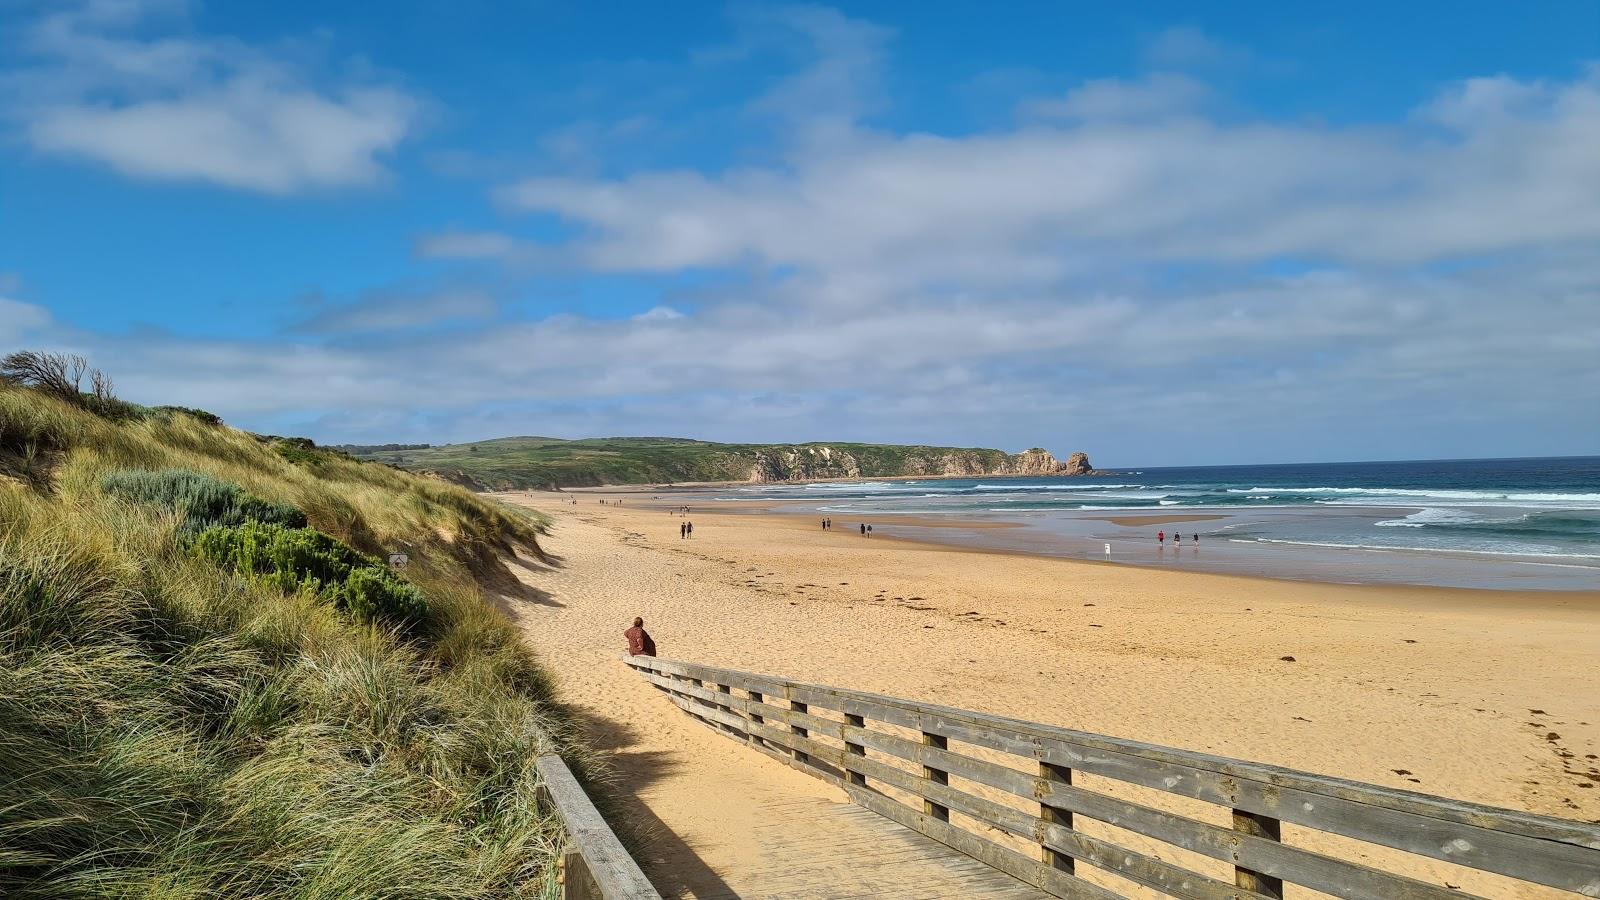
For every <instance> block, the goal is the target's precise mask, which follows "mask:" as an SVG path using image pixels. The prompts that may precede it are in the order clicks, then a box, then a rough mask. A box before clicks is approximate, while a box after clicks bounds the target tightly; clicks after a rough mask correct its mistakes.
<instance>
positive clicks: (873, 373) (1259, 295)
mask: <svg viewBox="0 0 1600 900" xmlns="http://www.w3.org/2000/svg"><path fill="white" fill-rule="evenodd" d="M334 6H335V5H334V4H303V3H280V4H272V5H245V4H220V3H217V4H202V3H185V2H181V0H94V2H87V3H81V4H74V3H51V4H34V3H28V2H16V0H9V2H8V0H0V42H3V44H4V46H3V48H0V49H3V52H0V350H9V349H12V348H16V347H38V348H49V349H59V350H68V351H73V352H80V353H83V354H85V355H87V356H89V357H90V358H91V359H92V360H93V362H94V363H95V364H97V365H99V366H100V367H102V368H104V369H106V370H108V371H110V372H111V373H112V374H113V375H114V376H115V377H116V378H117V381H118V384H119V386H120V390H121V393H122V394H123V395H124V396H126V397H128V398H129V399H133V400H138V401H143V402H150V403H181V404H186V405H194V406H201V407H205V408H208V409H212V410H214V411H216V412H218V413H220V414H222V415H223V416H225V417H226V418H227V419H228V420H229V421H230V422H231V423H233V424H236V425H239V426H241V427H247V428H251V429H254V430H260V431H269V432H275V433H296V434H307V435H310V436H312V437H315V438H316V439H318V440H319V441H325V442H341V441H357V442H367V441H433V442H442V441H455V440H470V439H478V438H487V437H495V436H502V435H507V434H553V435H561V436H572V437H577V436H588V435H608V434H674V435H686V436H694V437H704V438H710V439H725V440H751V441H757V440H774V441H776V440H812V439H822V440H882V441H906V442H930V443H952V444H962V445H985V446H1001V447H1006V448H1008V449H1013V450H1015V449H1021V448H1023V447H1026V446H1030V445H1036V444H1037V445H1043V446H1046V447H1049V448H1051V449H1053V450H1056V451H1058V452H1060V453H1065V452H1067V451H1070V450H1074V449H1085V450H1088V451H1090V452H1091V453H1092V454H1093V456H1094V458H1095V459H1096V460H1097V461H1098V462H1102V463H1103V464H1113V465H1117V464H1120V465H1134V464H1140V465H1155V464H1162V463H1170V464H1189V463H1194V464H1198V463H1229V462H1255V461H1290V460H1328V459H1372V458H1405V457H1459V456H1488V455H1540V454H1566V453H1585V452H1597V451H1600V401H1597V398H1600V365H1596V363H1595V361H1594V360H1595V359H1596V356H1597V353H1596V348H1597V347H1600V67H1597V66H1600V12H1597V7H1596V6H1595V5H1594V4H1593V3H1588V2H1572V3H1555V2H1552V3H1539V4H1532V5H1528V6H1525V7H1512V6H1508V5H1505V4H1444V3H1438V4H1429V3H1410V4H1376V3H1374V4H1359V3H1343V4H1326V5H1322V4H1307V5H1303V6H1302V7H1296V8H1295V9H1294V10H1293V12H1292V14H1291V15H1286V14H1285V8H1284V7H1283V6H1282V5H1281V4H1271V5H1268V4H1264V3H1262V4H1246V3H1240V4H1229V5H1222V4H1212V5H1208V6H1206V7H1205V8H1197V7H1196V6H1195V5H1194V4H1176V3H1173V4H1139V5H1137V8H1136V9H1120V8H1112V6H1113V5H1108V4H1102V5H1097V6H1091V5H1087V4H1060V3H1036V4H1030V3H1019V4H1008V5H1005V6H1004V7H996V6H995V5H993V4H976V3H974V4H893V3H881V4H860V5H847V6H820V5H818V6H808V5H798V6H797V5H776V4H732V5H712V4H706V5H692V4H679V5H663V4H637V5H632V6H629V5H623V4H616V5H612V6H611V7H610V8H607V9H604V10H599V11H597V10H595V9H593V8H586V7H592V6H593V5H592V4H577V3H571V4H566V3H529V4H494V3H487V2H455V3H439V2H420V3H398V4H395V5H392V6H390V7H386V8H384V9H383V10H381V11H378V10H377V9H376V8H375V7H372V6H371V5H370V4H348V5H345V6H343V7H342V8H334Z"/></svg>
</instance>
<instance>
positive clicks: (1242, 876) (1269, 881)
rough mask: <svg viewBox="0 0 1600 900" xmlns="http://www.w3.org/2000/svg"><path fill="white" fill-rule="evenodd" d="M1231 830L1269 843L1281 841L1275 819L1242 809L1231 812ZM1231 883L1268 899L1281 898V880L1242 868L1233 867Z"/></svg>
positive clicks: (1280, 828) (1279, 828)
mask: <svg viewBox="0 0 1600 900" xmlns="http://www.w3.org/2000/svg"><path fill="white" fill-rule="evenodd" d="M1233 830H1234V831H1241V832H1244V833H1245V834H1250V835H1254V836H1256V837H1258V838H1266V839H1267V840H1269V841H1277V840H1282V838H1281V837H1280V832H1281V830H1282V827H1281V825H1280V823H1279V821H1278V820H1277V819H1274V818H1270V817H1268V816H1263V815H1258V814H1256V813H1252V812H1246V811H1245V810H1242V809H1236V810H1234V811H1233ZM1233 883H1234V885H1236V886H1238V887H1242V888H1245V889H1247V890H1252V891H1255V892H1256V893H1258V894H1265V895H1266V896H1268V897H1282V896H1283V879H1282V878H1273V877H1272V876H1271V875H1263V874H1261V873H1260V872H1256V871H1254V870H1251V869H1246V868H1244V867H1243V866H1239V865H1235V866H1234V867H1233Z"/></svg>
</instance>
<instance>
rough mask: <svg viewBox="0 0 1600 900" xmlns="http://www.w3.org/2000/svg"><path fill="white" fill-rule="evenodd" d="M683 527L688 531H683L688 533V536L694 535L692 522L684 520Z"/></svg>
mask: <svg viewBox="0 0 1600 900" xmlns="http://www.w3.org/2000/svg"><path fill="white" fill-rule="evenodd" d="M683 527H684V528H687V529H688V531H687V532H685V533H686V534H688V535H689V537H694V523H693V522H685V523H683Z"/></svg>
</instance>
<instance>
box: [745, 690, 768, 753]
mask: <svg viewBox="0 0 1600 900" xmlns="http://www.w3.org/2000/svg"><path fill="white" fill-rule="evenodd" d="M745 694H746V695H747V696H749V698H750V700H751V701H752V702H754V703H764V702H766V701H764V700H762V699H761V692H760V691H752V690H749V689H748V688H747V689H746V690H745ZM750 721H751V722H753V723H755V724H757V725H764V724H766V721H767V720H766V718H765V717H763V716H762V715H761V714H760V713H754V712H753V713H751V714H750ZM750 740H751V741H753V742H755V743H757V744H760V745H761V746H763V747H766V746H769V745H768V744H767V742H766V739H765V738H759V737H756V736H755V735H754V734H751V735H750Z"/></svg>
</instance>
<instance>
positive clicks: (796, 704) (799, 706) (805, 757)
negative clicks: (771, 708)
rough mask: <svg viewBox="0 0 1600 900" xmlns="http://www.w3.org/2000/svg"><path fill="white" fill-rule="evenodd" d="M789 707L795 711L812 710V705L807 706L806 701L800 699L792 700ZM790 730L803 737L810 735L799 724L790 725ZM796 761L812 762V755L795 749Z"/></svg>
mask: <svg viewBox="0 0 1600 900" xmlns="http://www.w3.org/2000/svg"><path fill="white" fill-rule="evenodd" d="M789 709H791V710H793V711H794V712H810V710H811V708H810V707H808V706H806V705H805V704H804V703H801V702H800V701H799V700H790V701H789ZM789 732H790V733H791V734H798V735H800V736H801V737H809V736H810V735H809V733H808V732H807V731H806V730H805V729H804V728H801V727H800V726H799V725H790V726H789ZM794 761H795V762H799V763H809V762H811V756H810V754H806V753H801V752H800V751H799V750H796V751H794Z"/></svg>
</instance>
